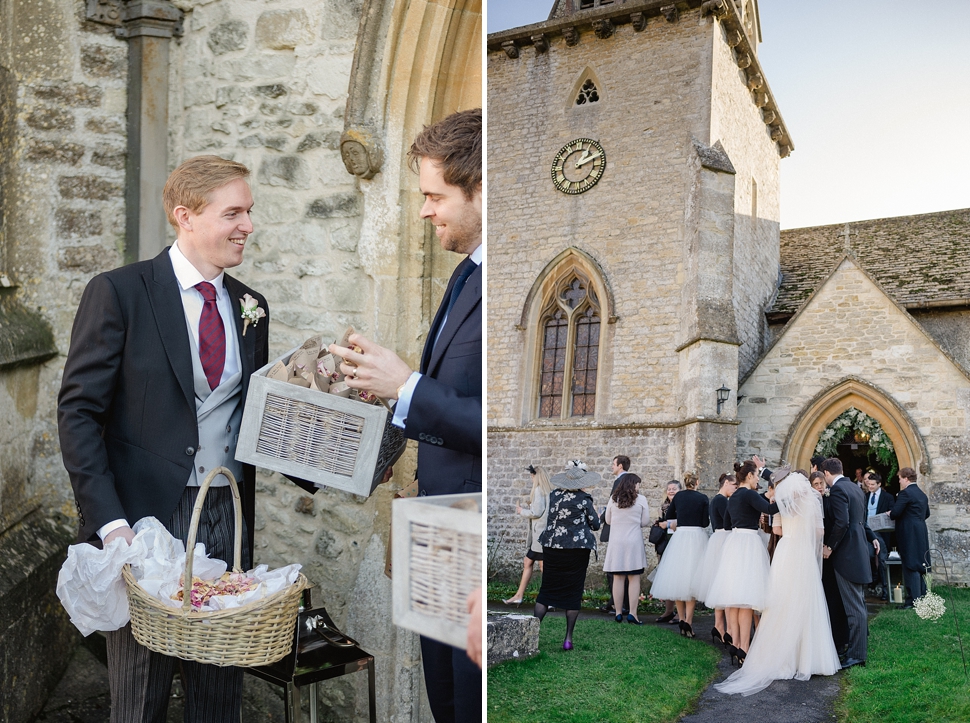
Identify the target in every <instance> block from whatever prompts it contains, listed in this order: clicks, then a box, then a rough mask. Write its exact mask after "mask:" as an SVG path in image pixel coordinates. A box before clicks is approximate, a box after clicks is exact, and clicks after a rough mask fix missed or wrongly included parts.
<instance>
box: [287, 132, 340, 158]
mask: <svg viewBox="0 0 970 723" xmlns="http://www.w3.org/2000/svg"><path fill="white" fill-rule="evenodd" d="M314 148H329V149H330V150H331V151H337V150H340V131H331V132H329V133H320V132H313V133H307V134H306V135H305V136H303V140H302V141H300V145H298V146H297V147H296V152H297V153H302V152H303V151H309V150H312V149H314Z"/></svg>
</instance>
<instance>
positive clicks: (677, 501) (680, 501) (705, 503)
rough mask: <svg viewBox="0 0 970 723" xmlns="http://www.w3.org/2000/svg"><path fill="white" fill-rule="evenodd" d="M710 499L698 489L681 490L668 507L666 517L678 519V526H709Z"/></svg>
mask: <svg viewBox="0 0 970 723" xmlns="http://www.w3.org/2000/svg"><path fill="white" fill-rule="evenodd" d="M709 507H710V501H709V500H708V499H707V496H706V495H704V494H703V493H701V492H698V491H697V490H681V491H680V492H678V493H677V494H675V495H674V499H673V500H671V502H670V507H668V508H667V515H666V519H668V520H677V527H707V526H708V525H709V524H710V522H711V518H710V513H709V511H708V510H709Z"/></svg>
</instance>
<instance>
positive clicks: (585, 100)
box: [566, 65, 607, 110]
mask: <svg viewBox="0 0 970 723" xmlns="http://www.w3.org/2000/svg"><path fill="white" fill-rule="evenodd" d="M606 94H607V91H606V87H605V86H604V85H603V83H602V82H601V81H600V79H599V76H598V75H597V74H596V71H595V70H594V69H593V67H592V66H590V65H587V66H586V67H585V68H583V70H582V71H581V72H580V73H579V75H577V76H576V80H575V81H573V84H572V86H570V89H569V94H568V95H567V96H566V109H567V110H571V109H574V108H591V107H596V106H598V105H600V104H601V103H603V101H604V100H605V99H606Z"/></svg>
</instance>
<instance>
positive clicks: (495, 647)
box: [485, 614, 539, 667]
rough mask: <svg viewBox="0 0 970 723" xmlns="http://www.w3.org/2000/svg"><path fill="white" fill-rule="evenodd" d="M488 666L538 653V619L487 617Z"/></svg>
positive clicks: (519, 616)
mask: <svg viewBox="0 0 970 723" xmlns="http://www.w3.org/2000/svg"><path fill="white" fill-rule="evenodd" d="M485 634H486V637H487V638H488V650H487V652H486V655H487V660H488V666H489V667H491V666H493V665H495V664H496V663H501V662H503V661H506V660H524V659H526V658H531V657H532V656H533V655H537V654H538V653H539V618H537V617H534V616H532V615H491V614H490V615H489V616H488V621H487V623H486V627H485Z"/></svg>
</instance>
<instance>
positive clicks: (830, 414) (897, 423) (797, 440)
mask: <svg viewBox="0 0 970 723" xmlns="http://www.w3.org/2000/svg"><path fill="white" fill-rule="evenodd" d="M850 408H854V409H856V410H858V411H860V412H863V413H864V414H865V415H866V416H868V417H870V418H872V419H873V420H875V421H876V422H878V424H879V426H880V427H881V428H882V431H883V432H884V433H885V435H886V436H887V437H888V438H889V441H890V442H891V443H892V446H893V449H894V451H895V453H896V459H897V460H898V463H899V466H900V467H912V468H913V469H916V470H919V472H920V473H921V474H925V473H926V472H928V471H929V458H928V457H927V454H926V446H925V445H924V444H923V439H922V437H920V435H919V432H918V431H917V430H916V427H915V425H914V424H913V423H912V421H911V420H910V418H909V415H907V414H906V412H905V411H904V410H903V409H902V408H901V407H900V406H899V405H898V404H896V402H894V401H893V400H892V398H891V397H890V396H889V395H888V394H886V393H885V392H883V391H882V390H880V389H878V388H876V387H874V386H872V385H871V384H868V383H866V382H864V381H862V380H861V379H857V378H855V377H848V378H846V379H843V380H842V381H840V382H839V383H837V384H835V385H834V386H832V387H830V388H829V389H828V390H826V391H824V392H822V393H820V394H819V395H818V396H816V397H815V398H814V399H813V400H812V401H811V402H809V403H808V405H806V407H805V409H803V410H802V412H801V414H799V415H798V417H797V418H796V419H795V422H794V423H793V424H792V426H791V430H790V431H789V434H788V438H787V439H786V440H785V445H784V447H783V449H782V458H783V459H784V460H786V461H788V462H790V463H791V464H792V465H793V466H794V467H796V468H797V467H801V468H803V469H808V468H809V465H810V464H811V459H812V455H814V454H815V446H816V444H818V442H819V438H820V437H821V435H822V433H823V432H824V431H825V430H826V428H827V427H828V426H829V425H830V424H832V422H834V421H835V420H836V419H837V418H838V417H840V416H841V415H842V414H843V413H845V412H846V411H847V410H849V409H850Z"/></svg>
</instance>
